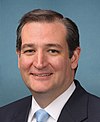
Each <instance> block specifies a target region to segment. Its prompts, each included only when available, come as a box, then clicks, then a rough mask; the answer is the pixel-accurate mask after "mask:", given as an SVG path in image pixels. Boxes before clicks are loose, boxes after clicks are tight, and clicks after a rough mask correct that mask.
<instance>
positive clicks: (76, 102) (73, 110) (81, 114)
mask: <svg viewBox="0 0 100 122" xmlns="http://www.w3.org/2000/svg"><path fill="white" fill-rule="evenodd" d="M75 85H76V89H75V91H74V93H73V94H72V96H71V97H70V99H69V100H68V102H67V103H66V104H65V106H64V108H63V110H62V112H61V114H60V117H59V119H58V122H65V120H66V121H68V122H80V121H82V120H85V119H87V105H88V104H87V103H88V95H87V94H86V91H85V90H84V89H83V88H82V87H81V86H80V84H79V82H78V81H76V80H75Z"/></svg>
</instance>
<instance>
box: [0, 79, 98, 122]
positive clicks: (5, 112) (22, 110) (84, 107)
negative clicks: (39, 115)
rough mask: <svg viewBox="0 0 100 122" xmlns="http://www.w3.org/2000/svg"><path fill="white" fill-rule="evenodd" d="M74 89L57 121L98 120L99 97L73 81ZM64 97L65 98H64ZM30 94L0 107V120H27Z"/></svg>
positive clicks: (23, 121) (17, 121)
mask: <svg viewBox="0 0 100 122" xmlns="http://www.w3.org/2000/svg"><path fill="white" fill-rule="evenodd" d="M75 84H76V90H75V91H74V93H73V94H72V96H71V97H70V99H69V100H68V102H67V103H66V104H65V106H64V108H63V110H62V111H61V114H60V116H59V119H58V122H100V98H98V97H96V96H93V95H91V94H89V93H87V92H86V91H85V90H84V89H83V88H82V87H81V86H80V84H79V82H78V81H75ZM65 99H66V98H65ZM31 100H32V96H29V97H26V98H23V99H21V100H18V101H16V102H13V103H11V104H9V105H6V106H4V107H1V108H0V122H27V118H28V114H29V110H30V107H31Z"/></svg>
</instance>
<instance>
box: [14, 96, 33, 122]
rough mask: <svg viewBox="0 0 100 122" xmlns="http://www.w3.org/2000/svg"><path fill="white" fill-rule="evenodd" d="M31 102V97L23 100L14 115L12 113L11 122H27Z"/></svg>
mask: <svg viewBox="0 0 100 122" xmlns="http://www.w3.org/2000/svg"><path fill="white" fill-rule="evenodd" d="M31 101H32V96H29V97H27V98H25V100H23V102H22V103H21V104H20V105H19V106H18V110H17V111H16V113H14V116H13V119H12V122H27V119H28V114H29V110H30V107H31Z"/></svg>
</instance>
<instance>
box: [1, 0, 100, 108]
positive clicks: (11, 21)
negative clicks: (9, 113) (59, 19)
mask: <svg viewBox="0 0 100 122" xmlns="http://www.w3.org/2000/svg"><path fill="white" fill-rule="evenodd" d="M35 8H43V9H53V10H56V11H58V12H61V13H62V14H64V15H65V16H67V17H69V18H71V19H72V20H73V21H75V22H76V24H77V25H78V27H79V30H80V41H81V48H82V52H81V57H80V58H81V59H80V61H79V68H78V72H77V76H76V78H77V79H78V80H80V82H81V84H82V85H83V86H84V88H85V89H86V90H87V91H89V92H91V93H93V94H95V95H97V96H100V0H0V106H3V105H5V104H8V103H10V102H12V101H15V100H17V99H19V98H22V97H24V96H27V95H29V94H30V92H29V91H28V90H27V88H26V86H25V85H24V83H23V81H22V79H21V76H20V73H19V70H18V68H17V56H16V52H15V47H16V28H17V26H18V21H19V19H20V18H21V16H22V15H23V14H24V13H26V12H28V11H30V10H32V9H35Z"/></svg>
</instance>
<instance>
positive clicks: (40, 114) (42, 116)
mask: <svg viewBox="0 0 100 122" xmlns="http://www.w3.org/2000/svg"><path fill="white" fill-rule="evenodd" d="M35 117H36V120H37V122H47V119H48V118H49V114H48V113H47V112H46V111H45V110H44V109H39V110H38V111H36V113H35Z"/></svg>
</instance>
